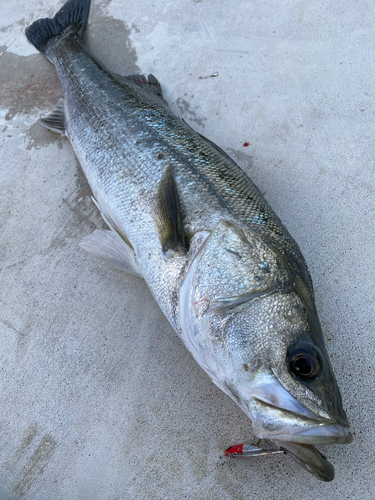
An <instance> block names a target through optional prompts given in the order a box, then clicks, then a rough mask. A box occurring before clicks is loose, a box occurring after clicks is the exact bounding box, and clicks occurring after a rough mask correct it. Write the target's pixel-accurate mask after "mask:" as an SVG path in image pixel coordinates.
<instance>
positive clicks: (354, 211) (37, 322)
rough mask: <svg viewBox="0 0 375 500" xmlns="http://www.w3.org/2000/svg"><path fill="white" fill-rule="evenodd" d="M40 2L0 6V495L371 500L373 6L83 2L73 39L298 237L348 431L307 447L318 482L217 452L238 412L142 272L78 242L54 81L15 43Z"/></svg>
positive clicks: (73, 166) (93, 218) (44, 65)
mask: <svg viewBox="0 0 375 500" xmlns="http://www.w3.org/2000/svg"><path fill="white" fill-rule="evenodd" d="M61 4H62V2H60V1H58V0H51V1H50V2H47V1H45V0H42V1H39V2H31V1H28V2H16V1H15V0H2V2H1V16H0V23H1V26H2V27H1V30H0V46H1V48H0V52H1V55H0V84H1V90H0V92H1V93H0V105H1V109H0V120H1V124H0V131H1V196H0V204H1V218H0V224H1V239H0V245H1V265H2V268H1V290H0V293H1V296H0V298H1V302H0V314H1V335H0V343H1V348H0V367H1V372H0V373H1V377H0V395H1V396H0V397H1V405H0V429H1V432H0V499H1V500H18V499H26V500H31V499H32V500H96V499H97V500H99V499H100V500H120V499H183V498H187V499H208V500H211V499H212V500H213V499H223V500H227V499H293V500H295V499H298V500H310V499H314V500H315V499H317V498H319V499H330V500H335V499H359V498H361V499H362V500H366V499H368V500H370V499H371V500H373V499H374V498H375V486H374V473H375V458H374V441H375V440H374V438H375V431H374V406H375V405H374V399H375V398H374V331H375V328H374V309H375V308H374V283H375V275H374V246H375V238H374V215H375V213H374V208H375V207H374V153H375V151H374V135H375V127H374V110H375V102H374V75H375V67H374V66H375V62H374V59H375V57H374V45H375V31H374V25H375V8H374V5H373V4H372V3H371V2H367V1H361V0H359V1H357V2H350V1H347V0H342V1H341V2H336V1H333V0H331V1H328V2H327V1H324V0H316V1H315V2H311V1H303V0H298V1H297V0H292V1H286V0H270V1H265V2H260V1H258V2H256V1H247V0H242V1H241V0H233V1H231V2H218V1H215V0H200V1H199V0H195V1H192V0H175V1H173V2H170V1H166V0H142V1H135V0H126V1H125V0H112V1H110V0H102V1H100V0H93V7H92V13H91V18H90V25H89V28H88V30H87V32H86V40H87V43H88V45H89V47H90V48H91V50H92V51H93V53H94V54H95V55H97V57H98V58H100V59H101V60H102V61H103V63H104V64H105V65H106V66H107V67H109V68H110V69H112V70H114V71H117V72H119V73H122V74H129V73H134V72H137V71H142V72H144V73H146V74H147V73H148V72H152V73H153V74H155V75H156V76H157V77H158V78H159V79H160V81H161V83H162V86H163V89H164V95H165V98H166V99H167V100H168V101H169V103H170V105H171V107H172V109H173V110H174V111H175V112H176V113H177V114H178V115H179V116H182V117H183V118H184V119H185V120H186V121H188V122H189V123H190V124H191V125H192V126H193V127H194V128H195V129H196V130H198V131H199V132H202V133H203V134H204V135H205V136H207V137H209V138H211V139H212V140H213V141H215V142H216V143H217V144H219V145H220V146H221V147H223V148H224V149H225V150H226V151H227V152H228V153H229V154H231V155H232V156H233V157H234V158H235V159H236V160H237V161H238V163H239V164H240V165H241V167H242V168H244V169H245V170H246V172H248V174H249V175H250V177H251V178H252V179H253V180H254V181H255V182H256V184H257V185H258V186H259V188H260V189H261V191H262V192H265V196H266V198H267V199H268V201H269V202H270V204H271V205H272V207H273V208H274V209H275V211H276V212H277V214H278V215H279V216H280V217H281V219H282V221H283V222H284V223H285V224H286V225H287V227H288V229H289V230H290V232H291V233H292V235H293V236H294V237H295V239H296V240H297V242H298V243H299V245H300V247H301V249H302V252H303V254H304V255H305V258H306V260H307V262H308V264H309V267H310V270H311V273H312V276H313V280H314V285H315V289H316V296H317V305H318V309H319V312H320V316H321V320H322V324H323V327H324V332H325V336H326V341H327V345H328V350H329V353H330V356H331V358H332V363H333V365H334V369H335V372H336V376H337V379H338V381H339V385H340V387H341V389H342V396H343V401H344V406H345V408H346V410H347V413H348V416H349V419H350V421H351V423H352V429H353V435H354V442H353V443H352V444H351V445H344V446H326V447H321V449H322V451H324V453H325V454H326V455H327V457H328V459H329V460H330V461H331V462H332V463H333V464H334V466H335V469H336V478H335V480H334V481H333V482H332V483H330V484H324V483H320V482H318V481H317V480H316V479H315V478H314V477H312V476H310V475H308V474H307V473H306V472H304V471H303V470H302V469H301V468H300V467H299V466H297V465H296V464H295V463H294V462H293V460H292V459H291V458H290V457H288V456H275V457H264V458H259V459H255V460H238V461H236V460H229V459H225V458H221V456H222V454H223V450H224V449H225V448H226V447H227V446H228V445H230V444H233V443H236V442H241V441H243V440H246V441H248V442H251V440H252V433H251V426H250V422H249V421H248V419H247V418H246V417H245V415H244V414H242V412H241V410H240V409H239V408H237V407H236V405H235V404H234V403H233V402H232V401H231V400H229V398H228V397H227V396H225V395H224V394H222V393H221V392H220V391H219V389H217V388H216V387H215V386H214V385H213V384H212V383H211V382H210V380H209V379H208V377H207V376H206V375H205V374H204V372H203V371H202V370H201V369H200V368H199V367H198V365H197V364H196V363H195V361H194V360H193V359H192V358H191V356H190V354H189V353H188V352H187V350H185V348H184V346H183V344H182V343H181V341H180V340H179V339H178V337H177V336H176V334H175V333H174V332H173V331H172V329H171V327H170V326H169V324H168V323H167V321H166V319H165V318H164V317H163V315H162V313H161V312H160V310H159V308H158V307H157V305H156V304H155V302H154V301H153V299H152V297H151V295H150V293H149V291H148V290H147V288H146V285H145V284H144V282H143V281H142V280H141V279H138V278H136V277H133V276H128V275H126V274H123V273H121V272H119V271H116V270H115V269H112V268H111V267H109V266H108V265H106V264H105V263H103V262H100V261H98V260H96V259H95V258H93V257H91V256H90V255H88V254H86V253H85V252H84V251H83V250H81V249H80V247H79V246H78V243H79V241H80V240H81V238H82V237H84V236H85V235H87V234H89V233H91V232H92V231H93V230H94V229H95V228H96V227H103V223H102V221H101V218H100V216H99V214H98V212H97V210H96V208H95V207H94V205H93V203H92V202H91V200H90V189H89V188H88V185H87V183H86V180H85V178H84V177H83V175H82V173H81V171H80V168H79V165H78V164H77V160H76V158H75V156H74V154H73V151H72V149H71V147H70V144H69V142H68V141H67V140H66V139H62V138H60V137H59V136H57V135H55V134H53V133H52V132H49V131H47V130H45V129H43V128H42V127H41V125H40V123H39V122H38V118H39V116H40V114H41V113H46V112H48V111H49V110H51V109H52V108H53V106H54V104H55V103H56V102H57V99H58V98H59V97H61V96H62V91H61V87H60V84H59V82H58V80H57V77H56V75H55V72H54V68H53V67H52V65H50V64H49V63H48V61H46V60H45V59H44V58H43V57H42V56H41V55H39V54H37V53H36V51H35V50H34V48H33V47H32V46H31V45H29V44H28V43H27V41H26V39H25V37H24V30H25V27H26V26H27V25H29V24H30V23H31V22H32V21H33V20H35V19H38V18H40V17H46V16H51V15H52V14H53V13H54V12H55V11H56V10H57V9H58V8H59V7H60V6H61ZM213 73H218V76H216V77H211V76H210V75H212V74H213ZM245 142H248V143H249V146H248V147H244V146H243V144H244V143H245Z"/></svg>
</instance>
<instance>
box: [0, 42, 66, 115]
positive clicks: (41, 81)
mask: <svg viewBox="0 0 375 500" xmlns="http://www.w3.org/2000/svg"><path fill="white" fill-rule="evenodd" d="M0 88H1V100H0V107H1V108H2V109H6V110H7V113H6V115H5V119H6V120H12V118H14V116H15V115H16V114H18V113H24V114H33V113H35V114H37V113H38V110H41V109H49V108H50V109H51V110H52V109H53V108H54V106H55V105H56V103H57V101H58V99H59V98H60V97H63V91H62V88H61V84H60V82H59V79H58V77H57V74H56V71H55V69H54V67H53V66H52V64H51V63H50V62H48V61H47V59H45V58H44V57H43V56H42V55H40V54H34V55H31V56H19V55H17V54H13V53H10V52H4V54H3V55H2V57H1V58H0Z"/></svg>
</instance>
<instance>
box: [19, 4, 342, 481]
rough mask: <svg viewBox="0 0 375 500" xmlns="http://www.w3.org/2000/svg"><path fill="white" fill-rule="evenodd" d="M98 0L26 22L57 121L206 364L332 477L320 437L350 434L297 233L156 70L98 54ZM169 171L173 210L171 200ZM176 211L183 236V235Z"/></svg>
mask: <svg viewBox="0 0 375 500" xmlns="http://www.w3.org/2000/svg"><path fill="white" fill-rule="evenodd" d="M89 5H90V3H89V2H88V1H87V0H70V1H69V2H68V3H67V4H66V5H65V6H64V7H63V8H62V9H61V10H60V11H59V13H58V14H57V15H56V16H55V18H54V19H53V20H39V21H37V22H36V23H34V24H33V25H32V26H31V27H29V28H28V30H27V36H28V38H29V40H30V41H31V42H32V43H33V44H34V45H35V46H36V47H37V48H38V49H39V50H41V51H42V52H43V53H44V54H45V55H46V57H48V59H49V60H50V61H51V62H53V64H54V65H55V68H56V71H57V74H58V76H59V78H60V80H61V83H62V86H63V90H64V93H65V100H64V104H63V106H62V105H61V106H60V109H59V110H58V111H57V112H56V113H55V115H56V114H57V119H56V120H57V122H58V124H57V126H56V128H57V129H61V128H64V131H65V134H66V135H67V137H68V138H69V140H70V142H71V144H72V146H73V148H74V151H75V153H76V155H77V158H78V160H79V162H80V164H81V166H82V169H83V171H84V173H85V175H86V177H87V179H88V182H89V184H90V186H91V188H92V191H93V194H94V197H95V199H96V200H97V204H98V206H99V207H100V209H101V211H102V213H103V216H104V217H105V219H106V220H107V221H108V223H109V225H110V227H111V229H112V230H113V233H115V234H116V237H115V238H118V236H120V238H118V242H120V239H121V240H122V241H121V245H122V249H123V250H124V255H125V253H126V252H128V254H129V255H131V258H132V259H133V261H132V262H133V263H132V264H131V266H130V267H133V269H135V271H136V272H138V273H139V274H141V275H142V276H143V278H144V279H145V281H146V283H147V285H148V287H149V288H150V290H151V292H152V294H153V296H154V297H155V299H156V300H157V302H158V304H159V306H160V307H161V309H162V311H163V313H164V314H165V316H166V317H167V318H168V320H169V322H170V323H171V325H172V326H173V328H174V329H175V330H176V332H177V334H178V335H179V336H180V337H181V339H182V340H183V342H184V343H185V345H186V346H187V348H188V349H189V350H190V352H191V353H192V355H193V356H194V357H195V359H196V360H197V362H198V363H199V364H200V366H201V367H202V368H203V369H204V370H205V371H206V372H207V373H208V374H209V376H210V377H211V379H212V380H213V381H214V383H215V384H216V385H218V386H219V387H220V388H221V389H222V390H223V391H224V392H225V393H227V394H228V395H229V396H230V397H231V398H232V399H233V400H234V401H236V403H237V404H238V405H239V406H240V407H241V408H242V409H243V411H244V412H245V413H246V414H247V415H248V416H249V417H250V418H251V420H252V422H253V427H254V431H255V434H256V435H257V436H258V437H261V438H267V439H271V440H273V441H274V442H275V443H276V444H277V445H278V446H281V447H283V448H285V449H288V450H289V451H290V453H291V454H292V456H294V457H295V458H296V460H297V461H299V462H300V463H301V465H303V466H304V467H305V468H307V469H308V470H310V472H312V473H314V474H315V475H316V476H317V477H319V478H320V479H322V480H331V479H332V478H333V468H332V467H331V465H330V464H329V463H328V462H326V461H325V460H324V458H323V457H322V456H321V455H320V454H319V453H318V452H317V451H316V450H315V448H313V446H312V445H314V444H324V443H346V442H350V441H351V435H350V432H349V423H348V421H347V418H346V415H345V412H344V410H343V408H342V404H341V397H340V392H339V389H338V387H337V383H336V381H335V377H334V375H333V372H332V368H331V365H330V362H329V357H328V354H327V351H326V348H325V345H324V341H323V337H322V332H321V328H320V323H319V319H318V315H317V312H316V307H315V304H314V292H313V286H312V282H311V277H310V274H309V272H308V269H307V266H306V263H305V261H304V259H303V257H302V255H301V252H300V250H299V248H298V246H297V244H296V243H295V242H294V240H293V239H292V237H291V236H290V234H289V233H288V232H287V230H286V229H285V227H284V226H283V225H282V224H281V222H280V220H279V219H278V217H277V216H276V215H275V213H274V212H273V211H272V209H271V208H270V206H269V205H268V203H267V202H266V200H265V199H264V198H263V197H262V195H261V194H260V192H259V190H258V189H257V188H256V186H255V185H254V184H253V183H252V182H251V180H250V179H249V178H248V177H247V175H246V174H245V173H244V172H243V171H242V170H241V169H240V168H239V167H238V166H237V165H236V164H235V162H234V161H233V160H232V159H231V158H229V157H228V156H227V155H226V154H225V153H224V152H223V151H221V150H220V148H218V147H217V146H215V145H214V144H212V143H211V142H210V141H208V140H207V139H205V138H204V137H202V136H200V135H199V134H197V133H196V132H194V131H193V130H192V129H191V128H190V127H189V126H188V125H187V124H186V123H185V122H183V121H182V120H181V119H180V118H178V117H176V116H175V115H174V114H173V113H172V112H171V111H170V109H169V108H168V106H167V104H166V103H165V102H164V101H163V99H162V96H161V92H160V88H159V85H158V82H157V81H156V79H155V78H154V77H152V76H151V77H149V80H147V79H145V78H144V77H142V76H139V77H134V76H132V77H121V76H119V75H114V74H111V73H109V72H108V71H105V70H104V69H103V68H102V67H101V66H100V64H98V63H97V62H96V61H95V60H93V59H92V58H91V56H90V54H89V53H88V51H87V49H86V48H85V47H84V45H83V42H82V40H81V38H80V36H81V33H82V29H83V26H84V24H85V22H86V19H87V15H88V10H89ZM64 23H65V24H64ZM147 89H149V90H147ZM150 90H151V91H150ZM55 118H56V116H55ZM62 122H63V123H62ZM51 123H52V121H51V119H50V120H49V121H48V119H47V120H46V121H45V124H46V125H47V126H49V127H50V128H54V127H53V126H52V125H51ZM171 185H172V186H173V189H172V191H173V192H174V193H175V202H176V203H175V205H174V207H175V208H174V210H173V211H172V212H173V213H172V215H171V214H169V213H168V211H167V212H166V210H165V207H164V205H163V199H164V198H165V197H164V198H163V196H164V194H163V193H164V191H165V190H166V189H167V190H168V189H171ZM166 186H167V187H166ZM168 186H169V187H168ZM167 194H168V193H167ZM169 194H170V192H169ZM172 198H173V193H172ZM174 216H176V220H177V219H178V220H180V222H179V221H178V220H177V222H176V221H174V220H172V221H171V217H172V219H173V218H174ZM174 222H176V224H177V225H179V227H180V229H181V228H183V237H182V239H181V237H180V238H178V237H177V239H176V237H175V238H174V240H173V241H172V242H171V240H170V239H169V240H168V237H167V234H168V232H169V233H170V232H171V231H172V233H173V228H172V229H171V227H172V226H173V223H174ZM173 227H174V226H173ZM174 235H175V236H176V232H175V233H174ZM98 237H99V238H100V234H99V236H98ZM95 241H96V240H93V241H92V243H90V244H87V245H86V246H88V247H93V246H94V245H95ZM111 241H112V240H111V239H110V238H107V243H108V246H110V245H111ZM113 244H114V245H116V243H115V240H113ZM119 244H120V243H119ZM83 246H85V245H83ZM119 248H120V247H118V254H119V256H120V257H119V260H121V255H122V253H121V252H122V251H121V248H120V249H119ZM94 253H95V252H94ZM98 254H100V251H99V252H98ZM124 258H125V257H124ZM112 260H113V259H112Z"/></svg>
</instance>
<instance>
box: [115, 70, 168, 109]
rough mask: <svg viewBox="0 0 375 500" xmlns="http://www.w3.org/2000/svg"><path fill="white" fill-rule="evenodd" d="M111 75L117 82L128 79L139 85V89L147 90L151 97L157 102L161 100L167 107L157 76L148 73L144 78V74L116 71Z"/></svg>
mask: <svg viewBox="0 0 375 500" xmlns="http://www.w3.org/2000/svg"><path fill="white" fill-rule="evenodd" d="M112 75H113V76H114V77H115V78H116V80H118V81H119V82H122V81H126V82H127V83H128V82H129V81H131V82H132V83H134V84H136V85H137V86H138V87H141V89H143V90H146V92H149V93H150V94H151V95H152V96H153V97H155V98H156V99H157V101H158V102H159V103H160V102H161V103H163V104H164V106H167V107H168V103H167V101H165V100H164V98H163V93H162V91H161V86H160V83H159V81H158V80H157V78H155V77H154V75H148V78H146V77H145V76H144V75H139V74H136V75H127V76H122V75H119V74H117V73H112Z"/></svg>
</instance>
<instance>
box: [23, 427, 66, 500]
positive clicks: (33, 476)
mask: <svg viewBox="0 0 375 500" xmlns="http://www.w3.org/2000/svg"><path fill="white" fill-rule="evenodd" d="M55 448H56V441H55V440H54V439H53V438H52V437H51V436H50V435H49V434H45V435H44V436H43V437H42V439H41V441H40V443H39V445H38V447H37V448H36V450H35V451H34V453H33V454H32V455H31V457H30V458H29V459H28V461H27V463H26V465H25V466H24V468H23V469H22V471H21V477H20V479H19V481H18V482H17V483H16V485H15V486H14V488H13V490H14V492H15V493H16V494H17V495H19V496H20V497H22V496H24V495H25V494H26V493H27V492H28V491H29V489H30V488H31V486H32V485H33V484H34V483H35V481H36V480H37V479H38V477H39V476H40V475H41V474H43V472H44V469H45V468H46V466H47V465H48V463H49V461H50V460H51V457H52V455H53V453H54V451H55Z"/></svg>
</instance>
